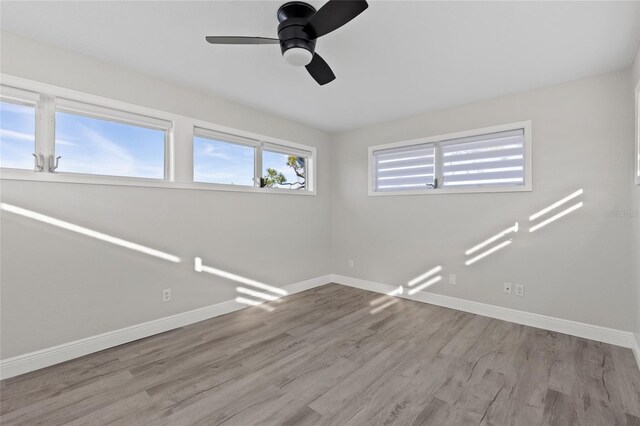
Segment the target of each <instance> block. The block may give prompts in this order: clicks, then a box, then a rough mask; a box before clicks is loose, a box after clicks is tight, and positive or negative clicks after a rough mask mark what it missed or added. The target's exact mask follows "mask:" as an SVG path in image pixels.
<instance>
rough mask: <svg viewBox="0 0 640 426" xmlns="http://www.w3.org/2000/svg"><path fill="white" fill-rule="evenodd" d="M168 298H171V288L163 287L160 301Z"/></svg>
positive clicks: (166, 300) (165, 300)
mask: <svg viewBox="0 0 640 426" xmlns="http://www.w3.org/2000/svg"><path fill="white" fill-rule="evenodd" d="M169 300H171V289H170V288H165V289H164V290H162V301H163V302H168V301H169Z"/></svg>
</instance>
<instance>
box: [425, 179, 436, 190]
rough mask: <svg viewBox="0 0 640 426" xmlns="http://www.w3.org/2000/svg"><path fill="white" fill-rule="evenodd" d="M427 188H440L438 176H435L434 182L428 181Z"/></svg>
mask: <svg viewBox="0 0 640 426" xmlns="http://www.w3.org/2000/svg"><path fill="white" fill-rule="evenodd" d="M427 188H431V189H438V178H435V179H434V180H433V183H428V184H427Z"/></svg>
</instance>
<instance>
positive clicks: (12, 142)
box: [0, 88, 37, 170]
mask: <svg viewBox="0 0 640 426" xmlns="http://www.w3.org/2000/svg"><path fill="white" fill-rule="evenodd" d="M36 100H37V95H36V94H35V93H29V92H22V91H19V90H16V89H13V88H3V90H2V97H1V102H0V167H6V168H12V169H27V170H33V169H34V164H35V163H34V157H33V155H34V154H35V153H36Z"/></svg>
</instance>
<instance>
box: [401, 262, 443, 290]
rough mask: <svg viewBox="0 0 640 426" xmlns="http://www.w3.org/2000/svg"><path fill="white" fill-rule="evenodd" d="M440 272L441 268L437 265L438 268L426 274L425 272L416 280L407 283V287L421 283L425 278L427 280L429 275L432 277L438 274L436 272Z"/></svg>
mask: <svg viewBox="0 0 640 426" xmlns="http://www.w3.org/2000/svg"><path fill="white" fill-rule="evenodd" d="M440 271H442V266H441V265H438V266H436V267H435V268H432V269H430V270H428V271H427V272H425V273H424V274H422V275H420V276H419V277H416V278H414V279H412V280H411V281H409V282H408V283H407V285H408V286H409V287H413V286H414V285H416V284H418V283H419V282H421V281H423V280H425V279H427V278H428V277H430V276H431V275H433V274H435V273H438V272H440Z"/></svg>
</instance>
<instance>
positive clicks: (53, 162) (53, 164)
mask: <svg viewBox="0 0 640 426" xmlns="http://www.w3.org/2000/svg"><path fill="white" fill-rule="evenodd" d="M61 158H62V156H60V155H58V156H57V157H55V158H54V157H53V155H50V156H49V171H50V172H55V171H56V169H57V168H58V163H59V162H60V159H61Z"/></svg>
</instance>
